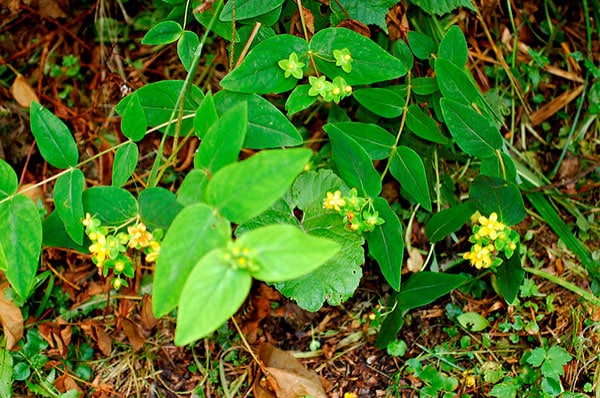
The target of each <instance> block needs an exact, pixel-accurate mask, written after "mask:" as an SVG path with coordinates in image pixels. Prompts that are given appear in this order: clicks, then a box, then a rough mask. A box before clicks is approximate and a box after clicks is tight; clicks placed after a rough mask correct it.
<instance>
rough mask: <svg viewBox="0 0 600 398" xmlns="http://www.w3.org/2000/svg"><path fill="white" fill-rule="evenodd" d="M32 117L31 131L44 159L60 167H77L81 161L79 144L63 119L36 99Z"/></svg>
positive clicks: (33, 104)
mask: <svg viewBox="0 0 600 398" xmlns="http://www.w3.org/2000/svg"><path fill="white" fill-rule="evenodd" d="M30 117H31V120H30V122H31V132H32V133H33V136H34V137H35V141H36V144H37V146H38V148H39V150H40V153H41V154H42V156H43V157H44V159H46V161H47V162H48V163H50V164H51V165H52V166H54V167H56V168H59V169H66V168H69V167H75V166H76V165H77V162H78V161H79V152H78V151H77V144H76V143H75V139H74V138H73V136H72V135H71V132H70V131H69V129H68V128H67V126H66V125H65V124H64V123H63V121H62V120H60V119H59V118H58V117H57V116H56V115H55V114H53V113H52V112H50V111H49V110H48V109H46V108H44V107H43V106H42V105H40V104H38V103H37V102H35V101H33V102H32V103H31V108H30Z"/></svg>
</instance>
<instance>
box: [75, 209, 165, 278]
mask: <svg viewBox="0 0 600 398" xmlns="http://www.w3.org/2000/svg"><path fill="white" fill-rule="evenodd" d="M82 223H83V225H84V226H85V233H86V235H87V236H88V238H90V241H91V242H92V244H91V245H90V247H89V250H90V253H91V255H92V261H93V262H94V264H96V266H97V267H98V270H99V271H100V272H102V274H103V275H104V277H107V276H108V273H109V271H110V270H111V269H112V270H113V273H114V278H113V279H112V285H113V287H114V288H115V289H117V290H118V289H120V288H121V286H128V284H127V281H126V280H125V279H123V277H127V278H133V277H134V275H135V268H134V265H133V261H132V259H131V256H130V255H129V254H128V253H127V251H128V249H134V250H137V251H143V252H144V253H145V254H146V261H147V262H153V261H156V258H157V257H158V254H159V252H160V238H161V235H162V234H161V232H160V231H155V234H152V233H151V232H149V231H147V230H146V226H145V225H144V223H142V222H140V221H137V223H136V224H135V225H131V226H128V227H127V233H125V232H120V231H118V229H117V228H114V229H109V228H108V227H107V226H104V225H102V223H101V222H100V220H99V219H98V218H96V217H92V215H91V214H90V213H87V214H86V215H85V218H84V219H83V221H82Z"/></svg>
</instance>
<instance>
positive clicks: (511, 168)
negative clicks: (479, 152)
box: [479, 153, 517, 183]
mask: <svg viewBox="0 0 600 398" xmlns="http://www.w3.org/2000/svg"><path fill="white" fill-rule="evenodd" d="M500 156H501V159H502V162H500V159H498V156H494V157H490V158H485V159H482V160H481V166H480V168H479V172H480V173H481V174H483V175H486V176H489V177H500V178H505V179H506V180H507V181H510V182H514V183H516V182H517V168H516V167H515V162H513V160H512V158H511V157H510V155H508V154H506V153H502V154H501V155H500Z"/></svg>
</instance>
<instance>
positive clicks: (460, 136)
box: [440, 98, 502, 159]
mask: <svg viewBox="0 0 600 398" xmlns="http://www.w3.org/2000/svg"><path fill="white" fill-rule="evenodd" d="M440 103H441V106H442V112H443V114H444V120H445V121H446V126H447V127H448V130H449V131H450V134H451V135H452V138H454V141H456V144H457V145H458V146H459V147H460V149H462V150H463V151H465V152H466V153H467V154H468V155H471V156H476V157H479V158H481V159H484V158H488V157H492V156H496V150H497V149H500V148H501V147H502V136H501V135H500V131H499V130H498V127H497V126H496V124H495V123H494V121H493V120H491V119H489V118H487V117H485V116H483V115H481V114H479V113H477V112H476V111H475V110H474V109H473V108H471V107H468V106H465V105H462V104H461V103H459V102H456V101H453V100H449V99H447V98H442V99H441V100H440Z"/></svg>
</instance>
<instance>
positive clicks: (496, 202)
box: [469, 175, 526, 226]
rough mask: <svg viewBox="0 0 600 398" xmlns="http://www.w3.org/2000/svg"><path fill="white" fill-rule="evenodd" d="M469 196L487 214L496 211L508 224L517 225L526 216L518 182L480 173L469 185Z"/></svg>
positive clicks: (501, 219)
mask: <svg viewBox="0 0 600 398" xmlns="http://www.w3.org/2000/svg"><path fill="white" fill-rule="evenodd" d="M469 197H470V198H471V200H472V201H473V204H474V205H475V207H476V208H477V210H479V212H480V213H481V214H483V215H485V216H489V215H490V214H491V213H493V212H496V213H497V214H498V219H499V220H500V221H501V222H503V223H504V224H506V225H509V226H510V225H515V224H518V223H520V222H521V221H522V220H523V218H525V215H526V212H525V204H524V202H523V196H522V195H521V192H520V191H519V188H518V187H517V185H516V184H514V183H512V182H508V181H506V180H504V179H502V178H498V177H488V176H482V175H479V176H477V177H475V179H474V180H473V182H472V183H471V186H470V187H469Z"/></svg>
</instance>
